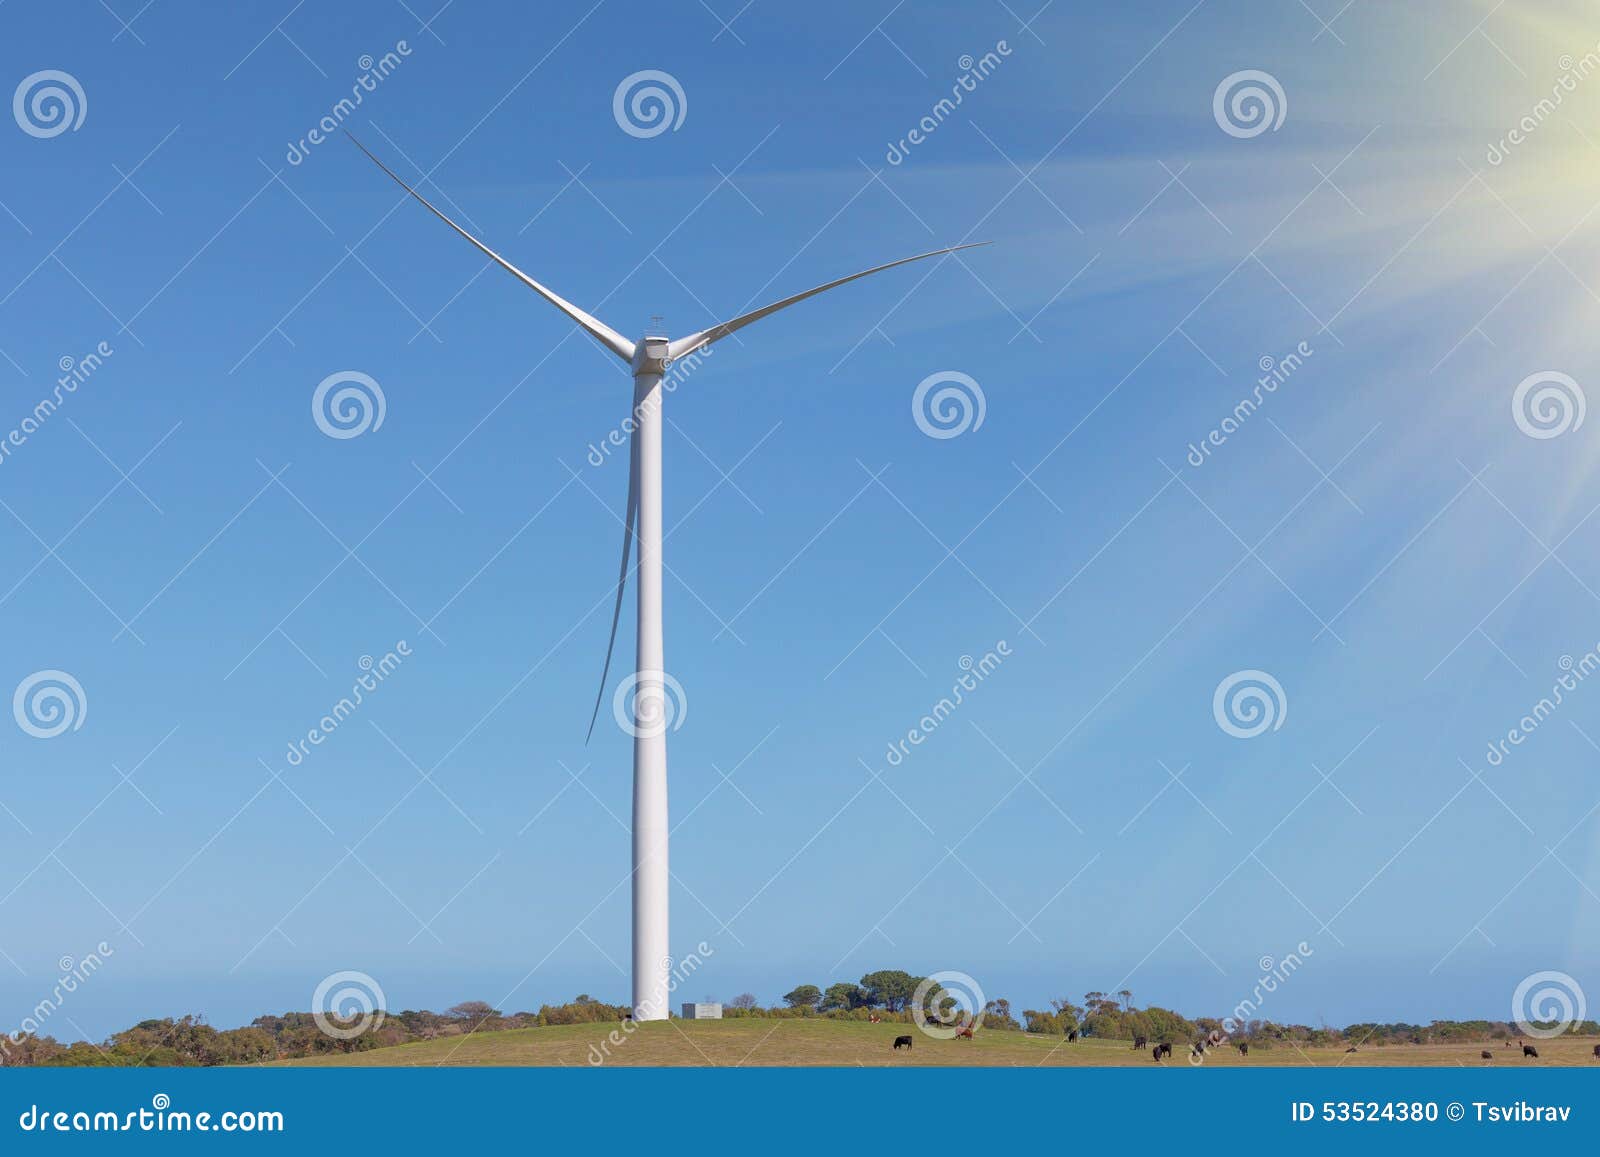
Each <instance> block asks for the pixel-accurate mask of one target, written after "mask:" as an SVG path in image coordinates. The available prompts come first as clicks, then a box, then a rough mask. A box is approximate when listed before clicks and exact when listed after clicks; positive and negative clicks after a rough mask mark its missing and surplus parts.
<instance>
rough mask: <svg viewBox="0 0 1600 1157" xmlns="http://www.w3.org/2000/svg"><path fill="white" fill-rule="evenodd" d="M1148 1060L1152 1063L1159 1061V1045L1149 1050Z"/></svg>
mask: <svg viewBox="0 0 1600 1157" xmlns="http://www.w3.org/2000/svg"><path fill="white" fill-rule="evenodd" d="M1150 1059H1151V1060H1153V1061H1159V1060H1160V1059H1161V1046H1160V1045H1157V1046H1156V1047H1155V1048H1153V1049H1151V1050H1150Z"/></svg>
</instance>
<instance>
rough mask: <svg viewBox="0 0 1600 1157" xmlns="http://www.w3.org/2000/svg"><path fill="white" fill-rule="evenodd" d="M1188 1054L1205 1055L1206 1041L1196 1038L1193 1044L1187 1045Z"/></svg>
mask: <svg viewBox="0 0 1600 1157" xmlns="http://www.w3.org/2000/svg"><path fill="white" fill-rule="evenodd" d="M1189 1055H1190V1056H1191V1057H1203V1056H1205V1055H1206V1042H1205V1041H1203V1040H1197V1041H1195V1042H1194V1043H1193V1044H1191V1045H1190V1046H1189Z"/></svg>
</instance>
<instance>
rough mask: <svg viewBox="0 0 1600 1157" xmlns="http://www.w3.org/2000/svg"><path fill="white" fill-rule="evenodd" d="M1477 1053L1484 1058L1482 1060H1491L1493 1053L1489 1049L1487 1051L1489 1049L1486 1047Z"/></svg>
mask: <svg viewBox="0 0 1600 1157" xmlns="http://www.w3.org/2000/svg"><path fill="white" fill-rule="evenodd" d="M1478 1055H1479V1056H1480V1057H1482V1058H1483V1059H1484V1060H1486V1061H1492V1060H1494V1054H1493V1053H1492V1052H1490V1051H1489V1050H1488V1049H1484V1050H1483V1051H1482V1052H1481V1053H1479V1054H1478Z"/></svg>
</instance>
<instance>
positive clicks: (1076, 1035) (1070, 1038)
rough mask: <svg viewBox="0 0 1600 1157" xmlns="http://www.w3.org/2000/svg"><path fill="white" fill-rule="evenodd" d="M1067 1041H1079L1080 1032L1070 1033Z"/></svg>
mask: <svg viewBox="0 0 1600 1157" xmlns="http://www.w3.org/2000/svg"><path fill="white" fill-rule="evenodd" d="M1067 1039H1068V1040H1071V1041H1075V1040H1077V1039H1078V1030H1077V1029H1073V1030H1072V1031H1071V1032H1069V1033H1068V1034H1067Z"/></svg>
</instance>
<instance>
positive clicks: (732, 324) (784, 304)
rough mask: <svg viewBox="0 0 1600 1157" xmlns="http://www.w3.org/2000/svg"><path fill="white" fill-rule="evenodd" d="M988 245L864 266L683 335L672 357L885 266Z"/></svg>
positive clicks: (955, 247)
mask: <svg viewBox="0 0 1600 1157" xmlns="http://www.w3.org/2000/svg"><path fill="white" fill-rule="evenodd" d="M988 244H990V242H988V241H973V242H969V243H968V244H966V245H952V246H950V247H949V248H948V249H935V250H934V251H933V252H931V253H919V254H917V255H916V256H915V257H902V258H901V259H900V260H899V261H891V262H889V263H888V264H887V265H875V266H873V267H872V268H871V269H863V270H862V271H861V272H860V273H852V274H851V275H850V276H849V277H841V278H839V279H838V280H837V281H830V282H828V283H827V284H826V285H819V286H817V287H816V288H815V289H808V290H806V291H805V292H804V293H797V294H795V295H794V296H793V297H786V298H784V299H783V300H782V301H775V302H773V303H772V304H771V305H766V306H762V307H761V308H760V309H758V310H756V311H755V312H754V313H746V314H743V315H741V316H739V317H736V318H734V319H733V320H732V321H725V322H723V323H722V324H721V325H714V326H712V327H711V328H710V329H705V330H701V331H700V332H699V333H694V334H690V335H689V336H688V337H682V338H679V339H678V340H677V341H675V342H672V343H671V344H670V345H669V346H668V347H667V353H668V356H670V357H675V358H676V357H682V356H683V355H684V354H686V353H688V352H689V351H690V350H692V349H698V348H699V347H701V346H707V345H710V344H711V343H712V342H714V341H718V340H720V339H722V338H725V337H727V336H728V335H729V334H730V333H734V332H735V331H737V330H741V329H743V328H744V327H745V326H747V325H749V324H750V323H751V322H753V321H760V320H761V319H762V318H764V317H766V316H767V315H768V314H773V313H777V312H778V311H779V310H780V309H787V308H788V307H789V306H791V305H794V304H795V303H796V302H799V301H804V300H805V299H806V298H808V297H815V296H816V295H817V294H819V293H824V292H826V291H827V290H830V289H833V288H835V287H837V286H840V285H843V284H845V283H846V282H847V281H856V280H858V279H859V278H862V277H868V276H870V275H872V274H874V273H882V272H883V271H884V270H885V269H893V268H894V267H895V266H897V265H909V264H910V263H911V262H913V261H922V260H924V259H925V258H928V257H939V256H941V255H943V254H945V253H956V252H959V251H960V250H962V249H976V248H978V247H979V246H981V245H988Z"/></svg>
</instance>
